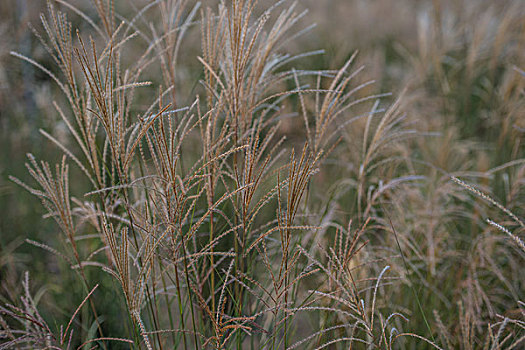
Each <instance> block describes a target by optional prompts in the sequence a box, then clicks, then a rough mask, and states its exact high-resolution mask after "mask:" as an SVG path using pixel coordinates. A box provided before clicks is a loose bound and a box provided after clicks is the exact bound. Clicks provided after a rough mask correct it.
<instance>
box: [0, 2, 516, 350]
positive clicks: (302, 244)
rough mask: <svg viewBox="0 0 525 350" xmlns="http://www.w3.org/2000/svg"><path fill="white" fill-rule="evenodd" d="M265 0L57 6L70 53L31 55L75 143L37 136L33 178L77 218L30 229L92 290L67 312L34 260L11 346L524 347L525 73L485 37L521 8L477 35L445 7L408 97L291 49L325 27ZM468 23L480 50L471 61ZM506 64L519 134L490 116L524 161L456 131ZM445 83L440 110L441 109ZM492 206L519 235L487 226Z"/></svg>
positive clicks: (46, 22) (49, 36)
mask: <svg viewBox="0 0 525 350" xmlns="http://www.w3.org/2000/svg"><path fill="white" fill-rule="evenodd" d="M137 4H138V2H137ZM436 4H437V3H436ZM436 4H435V6H437V5H436ZM135 5H136V4H135ZM262 5H266V3H264V4H259V3H258V2H257V1H254V0H234V1H231V2H222V1H221V2H218V3H216V4H215V3H214V4H211V3H206V4H201V3H200V2H191V1H186V0H160V1H155V2H149V3H147V4H143V7H141V8H138V9H136V11H134V12H133V13H132V14H129V9H124V8H122V7H121V6H122V3H120V2H113V1H103V0H93V2H92V8H91V9H90V10H88V11H86V10H85V9H82V8H77V7H75V5H74V4H73V3H72V2H68V1H63V0H55V1H54V2H51V1H50V2H48V9H47V14H46V15H42V16H41V23H42V28H43V30H36V29H35V30H34V34H35V35H36V37H37V38H38V39H39V40H40V42H41V44H42V46H43V47H44V48H45V50H46V52H47V54H48V55H49V57H50V58H51V59H52V61H53V62H54V64H55V66H54V67H48V66H44V65H43V64H41V63H39V62H37V61H36V60H35V59H32V58H30V57H27V56H26V55H23V54H20V53H16V52H12V55H13V56H15V57H17V58H19V59H21V60H22V61H25V62H26V63H28V64H30V65H32V66H34V67H35V68H37V69H39V70H40V71H42V72H43V73H45V74H46V75H47V76H48V77H49V79H50V80H52V81H53V82H54V83H55V84H56V86H57V87H58V91H57V93H56V94H55V95H54V97H55V101H54V102H53V106H54V108H55V112H54V113H55V114H56V116H57V117H58V118H59V121H58V122H57V123H60V124H61V125H62V126H63V129H65V130H66V131H67V133H66V134H67V135H60V136H58V135H55V134H54V133H53V132H49V131H45V130H41V131H40V132H41V134H42V135H43V137H45V138H46V139H48V140H49V141H51V144H53V145H54V146H56V148H57V150H58V152H60V153H62V158H61V161H60V162H59V163H57V164H56V165H52V164H51V163H49V162H47V161H38V160H37V159H36V157H34V156H33V155H28V159H29V160H28V162H27V164H26V166H27V168H28V171H29V174H30V175H31V177H32V178H33V180H34V182H35V183H36V184H35V185H30V184H28V182H27V181H22V180H19V179H18V178H15V177H12V178H11V179H12V181H14V182H15V183H17V184H18V185H20V186H21V187H23V188H25V189H26V190H27V191H29V192H30V193H31V194H33V195H35V196H37V197H39V199H40V200H41V201H42V203H43V206H44V208H45V210H46V211H47V213H46V214H45V216H44V217H45V218H53V219H54V221H55V222H56V224H57V228H58V230H59V231H60V232H61V234H56V235H54V236H53V237H52V238H50V239H48V240H46V242H37V241H34V240H28V243H30V244H32V245H33V246H34V249H37V248H41V249H43V250H44V251H45V252H46V253H51V254H52V255H53V256H54V259H56V261H60V263H61V264H62V266H65V267H67V275H68V276H69V278H70V279H71V280H72V281H74V282H72V285H75V286H76V287H77V289H76V293H77V294H79V295H82V296H81V297H80V299H79V303H77V306H75V307H76V310H75V311H74V312H73V313H72V314H71V316H68V317H66V318H65V319H66V321H65V324H66V326H65V329H64V328H63V327H58V328H57V327H53V326H49V325H50V324H51V323H50V321H49V320H48V317H50V316H48V315H45V314H43V313H41V312H39V311H38V308H37V304H38V303H37V302H35V300H34V298H32V297H31V293H30V291H29V281H28V280H29V278H28V277H26V279H25V281H24V282H23V287H24V296H23V297H22V298H21V299H20V306H15V305H14V304H12V305H11V304H9V305H6V306H5V307H2V308H1V309H0V314H1V315H3V316H1V317H2V318H0V326H1V333H0V335H1V336H2V337H3V338H4V339H6V340H5V341H4V342H3V343H1V344H0V348H9V347H16V346H18V347H20V348H24V347H27V348H38V347H52V348H70V347H77V348H84V347H87V346H96V347H103V348H113V347H118V346H120V345H123V346H127V347H133V348H146V349H157V348H158V349H168V348H181V349H201V348H202V349H205V348H216V349H230V348H238V349H241V348H242V349H244V348H261V347H262V348H271V349H277V348H284V349H296V348H312V349H323V348H334V349H338V348H348V347H352V348H366V349H372V348H380V349H394V348H423V347H428V348H437V349H444V348H447V349H450V348H464V349H473V348H478V347H484V348H493V349H503V348H513V347H514V348H518V347H519V346H521V345H522V344H523V341H524V337H525V336H524V327H523V320H522V319H521V318H522V317H523V315H524V314H523V303H521V302H520V300H521V299H520V298H521V293H522V290H523V283H522V278H521V276H520V271H521V269H520V264H521V263H522V261H523V260H522V258H523V253H524V250H523V248H524V247H523V241H522V239H521V234H522V231H523V227H524V225H523V222H522V220H520V219H519V215H515V214H513V213H514V210H513V209H516V208H518V210H519V208H520V205H521V204H523V196H522V194H521V192H520V188H521V186H522V184H523V178H524V174H525V170H524V169H525V167H523V158H522V156H523V152H522V150H521V148H520V144H521V141H522V136H523V135H522V134H520V133H519V132H520V129H519V128H520V127H519V125H518V123H519V118H518V117H517V116H519V112H520V111H523V108H522V107H523V104H522V103H521V102H520V97H521V98H522V97H523V96H522V90H520V86H521V87H522V85H520V84H521V83H519V81H518V80H516V81H515V80H513V79H511V78H508V79H507V80H506V79H503V78H502V76H501V75H500V74H499V72H500V69H499V64H500V63H499V60H498V57H499V56H500V54H501V53H503V52H507V51H509V52H514V51H513V50H514V49H515V47H514V46H513V45H514V44H513V42H512V41H511V40H510V39H509V40H506V39H505V36H504V35H503V34H500V35H498V36H497V40H496V41H494V42H492V41H490V42H489V43H488V44H486V43H485V42H484V41H483V38H484V36H483V35H482V34H483V33H484V32H483V30H486V31H489V32H492V31H495V32H497V33H506V32H507V30H509V28H512V29H514V27H515V25H514V24H515V23H516V21H515V18H514V17H513V15H512V13H510V12H503V14H499V13H497V14H496V13H493V12H492V11H495V10H492V9H485V11H486V12H485V15H486V16H487V18H499V20H498V21H499V22H498V23H499V26H496V27H493V26H491V24H490V23H489V22H486V23H485V22H483V23H484V26H483V27H481V28H479V29H476V31H474V33H470V32H469V31H468V30H467V29H468V25H469V24H470V23H471V21H465V27H463V26H458V28H456V27H454V26H452V27H450V28H448V27H447V25H449V24H450V23H449V22H447V21H446V20H445V17H446V16H447V14H448V12H447V13H445V12H442V11H446V10H443V9H441V8H440V7H437V8H434V10H435V17H434V18H433V20H432V21H431V22H429V23H430V24H429V23H427V22H424V23H423V22H422V24H421V25H422V26H423V27H424V28H423V29H424V30H422V32H421V33H420V34H426V35H428V36H424V35H422V36H420V42H419V45H421V47H420V49H421V50H420V51H419V56H417V57H415V56H411V54H410V53H406V52H405V53H404V55H405V57H408V59H410V60H411V62H415V63H417V64H415V68H414V69H412V70H410V74H413V76H410V77H409V78H410V80H411V84H409V85H408V87H406V88H405V89H403V90H402V92H401V93H400V94H399V96H398V97H397V98H396V99H395V101H394V102H393V103H391V104H390V103H388V101H386V100H387V97H388V95H389V94H387V93H382V92H377V93H374V92H371V91H373V90H372V87H371V86H372V85H373V83H374V81H373V80H367V78H366V77H363V71H364V66H359V65H358V62H359V56H358V55H357V53H355V52H354V53H352V54H350V55H348V57H347V58H346V59H345V60H344V62H343V64H342V65H341V68H340V69H335V70H325V69H299V68H298V67H300V66H299V64H300V63H299V62H300V60H303V61H304V60H305V59H313V58H315V57H316V56H318V55H320V54H321V53H322V51H320V50H314V51H307V52H293V51H292V50H290V49H289V47H290V46H291V43H294V42H295V43H300V40H302V39H301V37H302V36H303V35H304V34H305V33H306V32H308V31H309V29H310V28H311V27H309V26H306V27H304V26H303V24H302V23H303V22H302V21H304V19H305V17H306V14H307V12H306V11H305V12H301V11H300V10H299V7H298V5H297V4H296V3H295V2H288V1H277V2H269V4H268V5H267V6H266V7H264V6H262ZM261 6H262V7H263V8H262V9H261V8H260V7H261ZM59 8H60V10H59ZM512 9H513V8H512V7H511V8H510V10H508V11H511V10H512ZM121 11H122V14H121V13H120V12H121ZM449 11H451V12H450V15H451V16H455V15H457V16H460V17H461V16H466V18H467V17H468V16H467V15H465V14H464V13H459V14H458V13H455V12H453V11H452V10H449ZM66 13H67V15H66ZM88 13H89V14H96V17H90V15H88ZM71 16H73V17H74V18H76V19H75V21H73V22H72V21H71V20H70V19H69V17H71ZM506 16H508V17H506ZM425 18H426V17H425ZM461 18H463V17H461ZM77 20H79V21H80V22H83V23H85V25H86V26H87V28H86V27H78V28H77V24H76V23H77ZM427 20H429V19H428V18H427ZM440 21H443V23H441V22H440ZM425 25H430V27H425ZM447 28H448V29H447ZM465 28H466V29H465ZM445 29H447V30H448V31H445ZM463 30H465V32H466V33H467V34H468V35H471V34H472V40H470V39H469V40H467V42H468V43H469V45H470V46H468V47H467V48H466V51H467V52H468V53H469V54H468V56H467V58H466V60H465V61H462V60H461V59H460V58H457V59H456V60H455V61H454V62H456V63H455V64H454V65H453V67H449V66H448V64H449V63H450V61H449V60H447V57H449V56H450V57H456V56H454V55H453V53H456V50H460V49H458V48H457V47H456V46H454V45H453V44H454V43H457V40H456V39H457V38H456V36H455V35H456V34H457V35H459V34H458V33H460V32H462V31H463ZM478 30H479V31H481V32H479V31H478ZM448 35H449V36H448ZM199 39H200V49H199V48H197V47H196V46H197V45H194V44H192V42H191V41H196V40H199ZM434 39H435V40H434ZM458 40H459V39H458ZM451 43H452V44H451ZM485 44H486V45H489V44H490V45H492V46H494V47H495V48H496V49H497V52H496V53H494V56H489V57H486V56H485V55H484V52H485V51H483V48H484V47H485V46H486V45H485ZM490 45H489V46H490ZM423 49H424V50H423ZM460 51H461V50H460ZM509 56H510V55H509ZM512 57H514V56H512ZM476 62H478V63H480V64H481V63H482V68H479V69H478V68H477V66H476ZM485 68H486V69H485ZM458 71H459V72H461V74H458V73H457V72H458ZM512 72H513V73H519V72H517V71H516V70H513V71H512ZM505 74H510V73H505ZM505 74H503V75H505ZM518 75H519V74H518ZM486 76H488V77H489V78H490V79H489V81H490V82H492V83H493V84H494V85H497V86H500V87H501V89H502V90H500V92H499V93H500V95H498V96H500V97H501V105H500V106H503V105H505V106H507V107H508V109H505V108H503V107H501V110H500V114H498V115H499V116H501V118H500V119H497V120H495V121H492V122H491V123H492V124H494V125H497V126H501V133H499V134H497V135H493V133H492V132H491V131H490V130H488V127H487V125H489V124H490V123H488V122H483V123H480V125H481V129H482V130H481V131H480V133H474V134H475V135H478V134H479V135H482V136H481V137H482V138H485V139H487V140H490V142H492V145H496V146H497V147H498V150H501V152H503V153H504V154H505V159H504V161H505V163H503V164H499V163H497V162H496V161H495V160H494V159H492V158H491V159H489V160H487V158H489V156H488V155H487V154H488V153H487V152H485V151H484V150H482V149H480V148H479V143H478V141H479V140H475V139H474V140H473V139H467V138H469V137H471V134H470V133H468V132H463V130H460V131H458V130H457V129H454V127H450V128H449V129H446V130H445V132H443V134H441V135H440V134H439V133H435V132H434V131H435V130H438V131H439V130H440V128H443V126H444V125H445V123H450V122H453V121H457V125H471V124H472V123H475V122H476V121H475V120H474V119H475V117H476V116H479V115H483V114H484V113H485V112H486V111H487V110H488V108H489V107H488V106H489V105H488V103H485V104H484V103H481V104H480V103H478V102H476V101H477V100H476V101H474V100H473V97H472V95H471V89H470V88H465V89H461V87H460V81H462V80H463V79H465V81H466V82H467V83H468V86H470V87H473V86H479V84H483V83H482V81H484V78H485V77H486ZM433 84H438V86H434V85H433ZM503 90H504V91H503ZM431 91H437V93H436V94H437V96H436V97H432V96H430V95H431ZM491 91H492V92H493V93H494V94H497V89H496V88H493V89H492V90H491ZM427 102H428V103H429V104H430V105H432V108H433V109H432V112H436V116H435V118H433V119H431V120H428V121H424V122H419V123H417V122H416V120H415V118H414V114H421V113H424V112H425V106H426V103H427ZM485 102H486V101H485ZM436 105H438V106H439V107H434V106H436ZM421 106H423V107H421ZM428 110H431V109H428ZM428 110H427V111H428ZM465 115H468V118H467V117H464V116H465ZM470 130H471V128H470V127H469V131H470ZM473 155H475V156H476V157H478V159H479V163H478V164H474V165H472V162H470V161H469V157H471V156H473ZM486 163H489V164H490V165H488V166H487V165H486ZM70 166H71V169H70ZM474 166H478V168H477V169H473V167H474ZM502 173H504V175H500V174H502ZM509 174H510V175H509ZM468 175H470V176H476V177H478V178H479V179H481V181H482V182H483V184H484V186H485V187H486V188H489V182H490V181H493V182H495V183H496V185H494V188H495V190H496V191H501V192H503V193H504V194H505V200H506V206H503V205H501V204H498V202H496V201H494V200H492V199H490V198H491V197H489V196H488V195H485V194H484V192H482V191H479V190H476V189H474V187H472V186H470V185H467V184H466V183H465V182H463V181H461V180H458V179H457V177H460V176H461V177H463V176H468ZM450 176H456V177H454V179H456V180H455V181H456V182H457V183H458V184H460V185H461V186H463V187H464V188H467V189H468V190H470V191H471V192H473V193H475V194H476V195H477V196H478V197H480V198H482V199H486V200H487V199H488V200H489V202H490V203H491V204H493V205H495V206H496V208H498V209H500V210H502V211H503V213H504V214H506V215H507V217H510V218H511V219H512V220H513V221H514V224H517V226H519V227H518V228H517V229H516V230H513V229H511V228H508V227H512V226H509V224H508V223H507V222H505V221H503V220H504V218H501V217H499V216H497V213H492V212H490V209H488V208H486V206H483V205H482V203H480V202H479V201H477V200H475V199H474V200H472V199H470V198H469V197H468V196H466V194H465V193H464V192H463V191H458V189H457V186H454V184H453V183H451V182H450V181H449V179H450ZM507 207H509V208H510V209H507ZM489 212H490V213H491V214H495V215H496V216H492V215H488V214H489ZM485 217H491V218H493V219H494V221H492V219H491V220H490V221H488V223H489V224H490V226H489V227H495V228H497V229H498V230H500V231H502V232H504V233H505V234H506V235H507V236H508V237H510V238H511V240H510V241H508V240H505V239H502V237H501V236H497V235H494V234H492V233H491V232H490V231H489V230H488V228H487V226H486V225H485V224H483V225H485V226H482V225H481V223H484V221H480V220H479V219H480V218H483V219H484V218H485ZM500 219H501V220H500ZM497 222H501V224H500V223H497ZM0 267H1V265H0ZM64 293H65V294H67V293H68V291H64ZM69 294H72V292H70V293H69ZM115 295H117V296H118V297H115ZM104 296H106V297H107V296H111V298H112V300H114V302H113V303H112V306H111V307H112V309H111V310H108V309H106V308H105V306H104V305H105V304H104V303H103V301H102V299H103V298H104ZM76 298H79V297H78V296H76ZM57 304H58V301H57ZM78 305H79V306H78ZM60 307H61V308H62V306H60ZM511 307H512V308H513V309H511ZM516 308H517V309H516ZM67 312H68V313H69V312H70V310H68V311H67ZM431 315H433V316H434V318H432V317H431ZM55 323H56V324H59V323H60V322H55ZM55 328H56V329H55ZM73 330H75V331H73ZM484 334H485V335H484Z"/></svg>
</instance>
